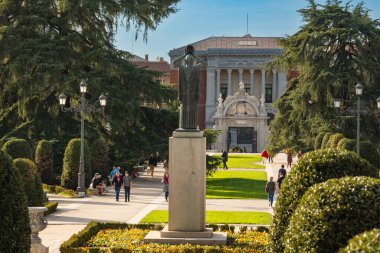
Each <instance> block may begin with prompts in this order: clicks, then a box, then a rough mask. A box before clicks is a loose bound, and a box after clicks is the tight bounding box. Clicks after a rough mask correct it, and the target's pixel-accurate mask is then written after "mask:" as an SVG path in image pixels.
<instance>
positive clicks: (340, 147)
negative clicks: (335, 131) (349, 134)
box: [336, 138, 349, 149]
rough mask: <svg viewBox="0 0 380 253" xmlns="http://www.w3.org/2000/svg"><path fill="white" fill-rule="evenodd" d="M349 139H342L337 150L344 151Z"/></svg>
mask: <svg viewBox="0 0 380 253" xmlns="http://www.w3.org/2000/svg"><path fill="white" fill-rule="evenodd" d="M348 140H349V139H348V138H343V139H340V141H339V142H338V145H337V147H336V148H337V149H343V146H344V145H346V143H347V142H348Z"/></svg>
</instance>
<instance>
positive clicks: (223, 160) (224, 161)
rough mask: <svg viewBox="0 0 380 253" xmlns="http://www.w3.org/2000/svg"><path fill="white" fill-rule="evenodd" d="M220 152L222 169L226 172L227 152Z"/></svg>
mask: <svg viewBox="0 0 380 253" xmlns="http://www.w3.org/2000/svg"><path fill="white" fill-rule="evenodd" d="M222 151H223V153H222V162H223V169H224V170H228V167H227V161H228V152H227V150H225V149H223V150H222Z"/></svg>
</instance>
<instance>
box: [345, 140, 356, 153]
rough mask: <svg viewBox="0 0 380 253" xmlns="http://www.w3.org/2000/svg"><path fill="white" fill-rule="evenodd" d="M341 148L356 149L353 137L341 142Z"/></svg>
mask: <svg viewBox="0 0 380 253" xmlns="http://www.w3.org/2000/svg"><path fill="white" fill-rule="evenodd" d="M342 148H343V149H345V150H349V151H354V150H356V140H354V139H348V140H347V141H345V142H344V143H343V144H342Z"/></svg>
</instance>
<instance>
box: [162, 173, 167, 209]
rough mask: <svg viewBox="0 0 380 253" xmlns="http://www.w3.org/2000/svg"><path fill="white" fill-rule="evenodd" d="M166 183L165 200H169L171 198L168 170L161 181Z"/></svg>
mask: <svg viewBox="0 0 380 253" xmlns="http://www.w3.org/2000/svg"><path fill="white" fill-rule="evenodd" d="M161 182H162V183H163V184H164V189H163V191H164V192H165V200H166V202H168V198H169V173H168V172H167V171H166V172H165V174H164V177H163V178H162V181H161Z"/></svg>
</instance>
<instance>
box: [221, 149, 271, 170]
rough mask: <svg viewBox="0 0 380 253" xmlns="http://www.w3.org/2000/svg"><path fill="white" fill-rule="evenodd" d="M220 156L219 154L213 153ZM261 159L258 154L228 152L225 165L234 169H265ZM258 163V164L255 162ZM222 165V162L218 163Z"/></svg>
mask: <svg viewBox="0 0 380 253" xmlns="http://www.w3.org/2000/svg"><path fill="white" fill-rule="evenodd" d="M214 156H215V157H220V155H214ZM262 161H263V159H262V157H261V156H260V155H247V154H233V153H232V154H228V161H227V166H228V168H235V169H265V165H264V164H263V163H262ZM257 163H259V164H257ZM220 167H221V168H222V167H223V164H221V165H220Z"/></svg>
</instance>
